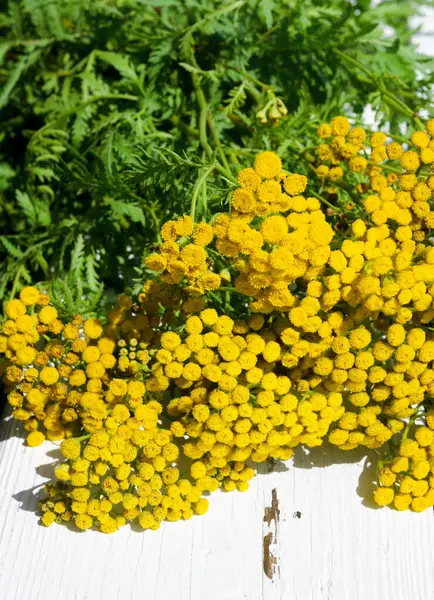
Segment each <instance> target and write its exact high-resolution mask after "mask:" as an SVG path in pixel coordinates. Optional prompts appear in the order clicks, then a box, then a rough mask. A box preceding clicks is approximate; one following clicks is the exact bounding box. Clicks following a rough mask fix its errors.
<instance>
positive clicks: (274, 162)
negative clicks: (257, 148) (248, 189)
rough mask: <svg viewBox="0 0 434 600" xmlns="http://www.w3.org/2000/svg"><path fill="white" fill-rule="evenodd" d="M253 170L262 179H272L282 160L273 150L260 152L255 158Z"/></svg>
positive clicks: (280, 166)
mask: <svg viewBox="0 0 434 600" xmlns="http://www.w3.org/2000/svg"><path fill="white" fill-rule="evenodd" d="M254 170H255V171H256V173H257V174H258V175H259V176H260V177H263V178H264V179H273V177H277V176H278V175H279V173H280V171H281V170H282V161H281V160H280V158H279V157H278V156H277V154H274V152H261V154H258V155H257V156H256V158H255V163H254Z"/></svg>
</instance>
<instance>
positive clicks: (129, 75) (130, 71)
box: [97, 50, 138, 81]
mask: <svg viewBox="0 0 434 600" xmlns="http://www.w3.org/2000/svg"><path fill="white" fill-rule="evenodd" d="M97 56H98V57H99V58H100V59H101V60H104V61H105V62H107V63H109V64H110V65H111V66H112V67H114V68H115V69H116V70H117V71H119V73H120V74H121V75H122V77H125V78H126V79H130V80H131V81H137V80H138V77H137V73H136V71H135V69H134V66H133V64H132V63H131V59H130V58H129V57H128V56H125V55H124V54H119V53H115V52H105V51H102V50H98V52H97Z"/></svg>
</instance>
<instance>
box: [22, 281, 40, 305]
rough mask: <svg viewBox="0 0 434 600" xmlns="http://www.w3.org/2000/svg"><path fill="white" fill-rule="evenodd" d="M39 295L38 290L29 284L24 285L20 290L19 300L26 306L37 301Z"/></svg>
mask: <svg viewBox="0 0 434 600" xmlns="http://www.w3.org/2000/svg"><path fill="white" fill-rule="evenodd" d="M39 295H40V294H39V290H37V289H36V288H34V287H31V286H26V287H23V289H22V290H21V291H20V300H21V302H23V304H25V305H26V306H32V305H33V304H37V303H38V301H39Z"/></svg>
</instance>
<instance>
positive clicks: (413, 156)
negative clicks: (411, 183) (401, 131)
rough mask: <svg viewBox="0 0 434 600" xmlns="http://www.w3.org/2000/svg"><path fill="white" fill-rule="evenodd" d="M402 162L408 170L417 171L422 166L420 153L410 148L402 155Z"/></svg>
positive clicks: (403, 166)
mask: <svg viewBox="0 0 434 600" xmlns="http://www.w3.org/2000/svg"><path fill="white" fill-rule="evenodd" d="M400 164H401V166H402V168H403V169H405V170H406V171H416V170H417V169H418V167H419V166H420V161H419V155H418V154H417V152H413V151H412V150H408V151H407V152H404V154H403V155H402V156H401V159H400Z"/></svg>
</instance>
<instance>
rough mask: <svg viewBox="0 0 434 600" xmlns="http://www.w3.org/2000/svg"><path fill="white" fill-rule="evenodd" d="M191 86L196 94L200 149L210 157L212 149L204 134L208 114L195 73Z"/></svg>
mask: <svg viewBox="0 0 434 600" xmlns="http://www.w3.org/2000/svg"><path fill="white" fill-rule="evenodd" d="M192 79H193V86H194V89H195V92H196V99H197V102H198V104H199V108H200V113H199V140H200V144H201V146H202V148H203V149H204V150H205V152H206V153H207V154H209V155H212V148H211V146H210V145H209V143H208V138H207V134H206V121H207V114H208V104H207V102H206V98H205V94H204V93H203V89H202V87H201V85H200V83H199V77H198V76H197V74H196V73H193V74H192Z"/></svg>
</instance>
